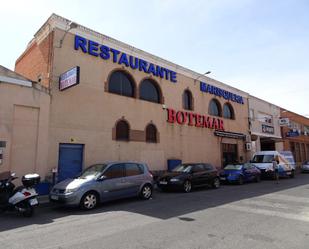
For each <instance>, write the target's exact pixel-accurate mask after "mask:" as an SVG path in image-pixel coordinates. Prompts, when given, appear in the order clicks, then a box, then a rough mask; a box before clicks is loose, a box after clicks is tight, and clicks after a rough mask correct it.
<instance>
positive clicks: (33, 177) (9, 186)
mask: <svg viewBox="0 0 309 249" xmlns="http://www.w3.org/2000/svg"><path fill="white" fill-rule="evenodd" d="M17 178H18V177H16V175H15V173H10V172H5V173H2V174H1V176H0V210H2V211H11V210H16V211H18V212H19V213H22V214H23V216H25V217H31V216H32V215H33V212H34V207H35V206H37V205H38V204H39V202H38V199H37V196H38V193H37V192H36V190H35V189H34V186H35V185H36V184H38V183H39V182H40V176H39V175H38V174H27V175H24V176H23V177H22V183H23V186H19V187H17V188H15V185H14V184H13V183H12V181H14V180H15V179H17Z"/></svg>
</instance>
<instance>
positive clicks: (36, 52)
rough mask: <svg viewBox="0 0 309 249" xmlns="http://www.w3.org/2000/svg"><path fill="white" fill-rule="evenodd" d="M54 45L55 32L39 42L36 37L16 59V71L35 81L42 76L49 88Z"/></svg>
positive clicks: (42, 82) (43, 81) (43, 82)
mask: <svg viewBox="0 0 309 249" xmlns="http://www.w3.org/2000/svg"><path fill="white" fill-rule="evenodd" d="M52 47H53V32H51V33H50V34H49V35H48V36H47V37H46V38H45V39H44V40H43V41H41V42H40V43H39V44H38V43H37V41H36V40H35V39H34V40H33V41H32V44H31V45H30V46H29V47H28V48H27V49H26V50H25V52H24V53H23V54H22V55H21V56H20V57H19V58H18V59H17V60H16V62H15V71H16V72H17V73H19V74H21V75H23V76H25V77H27V78H28V79H30V80H33V81H39V77H40V78H41V84H42V85H43V86H45V87H47V88H48V87H49V81H50V79H49V75H51V74H50V68H51V58H52V57H51V56H52Z"/></svg>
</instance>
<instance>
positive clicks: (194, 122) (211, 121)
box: [166, 108, 224, 131]
mask: <svg viewBox="0 0 309 249" xmlns="http://www.w3.org/2000/svg"><path fill="white" fill-rule="evenodd" d="M166 110H167V122H168V123H176V122H177V123H178V124H180V125H184V124H187V125H189V126H195V127H203V128H209V129H215V130H221V131H224V125H223V120H221V119H219V118H212V117H208V116H206V115H201V114H197V113H192V112H184V111H175V110H173V109H171V108H166Z"/></svg>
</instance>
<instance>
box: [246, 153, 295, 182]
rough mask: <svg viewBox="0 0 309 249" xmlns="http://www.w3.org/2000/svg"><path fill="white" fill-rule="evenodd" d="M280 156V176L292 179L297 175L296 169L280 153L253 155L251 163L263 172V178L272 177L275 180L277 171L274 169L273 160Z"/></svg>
mask: <svg viewBox="0 0 309 249" xmlns="http://www.w3.org/2000/svg"><path fill="white" fill-rule="evenodd" d="M276 156H278V158H279V164H278V166H279V169H278V173H279V176H289V177H291V178H293V177H294V175H295V169H294V167H293V166H292V165H291V163H290V162H289V161H288V160H287V159H285V158H284V157H283V156H282V155H281V154H280V153H279V152H278V151H259V152H256V153H255V154H254V155H253V158H252V160H251V162H252V163H253V164H254V165H255V166H256V167H257V168H259V169H260V170H261V173H262V175H263V176H270V177H273V178H274V179H275V177H276V175H275V170H274V168H273V160H274V158H275V157H276Z"/></svg>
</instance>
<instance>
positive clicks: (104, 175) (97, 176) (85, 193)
mask: <svg viewBox="0 0 309 249" xmlns="http://www.w3.org/2000/svg"><path fill="white" fill-rule="evenodd" d="M152 190H153V177H152V175H151V173H150V172H149V170H148V167H147V165H146V164H143V163H138V162H109V163H99V164H95V165H92V166H90V167H88V168H87V169H85V170H84V171H83V172H82V173H81V174H80V175H79V176H78V177H76V178H75V179H67V180H64V181H62V182H59V183H58V184H56V185H55V186H54V187H53V189H52V191H51V193H50V195H49V198H50V200H51V201H53V202H57V203H61V204H64V205H67V206H80V207H81V208H82V209H86V210H90V209H93V208H95V207H96V206H97V204H98V203H99V202H103V201H108V200H114V199H119V198H125V197H131V196H140V197H141V198H142V199H149V198H150V197H151V196H152Z"/></svg>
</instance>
